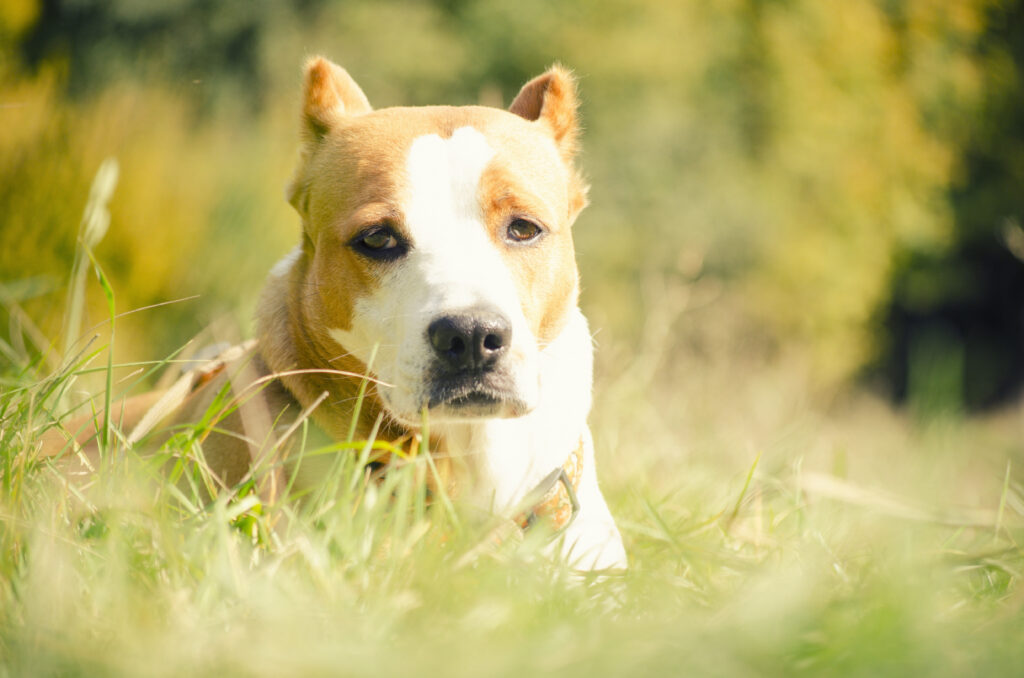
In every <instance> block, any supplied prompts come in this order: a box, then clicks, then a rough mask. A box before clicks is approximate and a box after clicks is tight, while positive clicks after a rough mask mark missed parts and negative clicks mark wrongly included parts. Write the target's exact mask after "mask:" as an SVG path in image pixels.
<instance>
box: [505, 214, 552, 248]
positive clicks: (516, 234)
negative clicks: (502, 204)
mask: <svg viewBox="0 0 1024 678" xmlns="http://www.w3.org/2000/svg"><path fill="white" fill-rule="evenodd" d="M507 232H508V239H509V240H511V241H512V242H518V243H523V242H530V241H531V240H535V239H536V238H537V237H538V236H539V235H540V234H541V233H543V232H544V231H543V229H541V227H540V226H538V225H537V224H535V223H533V222H532V221H530V220H528V219H522V218H517V219H513V220H512V221H511V222H510V223H509V225H508V231H507Z"/></svg>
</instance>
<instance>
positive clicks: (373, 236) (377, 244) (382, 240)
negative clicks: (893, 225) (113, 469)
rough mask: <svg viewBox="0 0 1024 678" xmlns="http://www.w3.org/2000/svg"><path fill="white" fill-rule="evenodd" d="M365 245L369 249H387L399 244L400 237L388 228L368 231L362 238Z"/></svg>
mask: <svg viewBox="0 0 1024 678" xmlns="http://www.w3.org/2000/svg"><path fill="white" fill-rule="evenodd" d="M361 242H362V243H363V247H365V248H366V249H368V250H386V249H390V248H392V247H394V246H396V245H397V244H398V239H397V238H395V236H394V235H392V234H391V232H390V231H388V230H386V229H381V230H379V231H374V232H373V233H368V234H367V235H364V236H363V238H362V241H361Z"/></svg>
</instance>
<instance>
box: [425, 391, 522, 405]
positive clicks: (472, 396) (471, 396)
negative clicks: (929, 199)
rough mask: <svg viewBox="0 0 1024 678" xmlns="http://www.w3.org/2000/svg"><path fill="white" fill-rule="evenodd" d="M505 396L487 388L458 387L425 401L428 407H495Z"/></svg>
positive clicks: (503, 400)
mask: <svg viewBox="0 0 1024 678" xmlns="http://www.w3.org/2000/svg"><path fill="white" fill-rule="evenodd" d="M506 400H507V398H506V397H505V396H504V395H502V394H501V393H499V392H497V391H495V390H494V389H489V388H474V389H465V390H463V389H460V390H458V391H455V392H453V393H447V394H444V395H442V396H434V397H432V398H430V401H429V402H428V403H427V408H428V409H431V410H433V409H437V408H439V407H445V408H450V409H454V410H461V409H475V408H479V407H495V406H498V405H501V404H503V403H504V402H505V401H506Z"/></svg>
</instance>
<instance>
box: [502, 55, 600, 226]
mask: <svg viewBox="0 0 1024 678" xmlns="http://www.w3.org/2000/svg"><path fill="white" fill-rule="evenodd" d="M578 107H579V101H578V100H577V98H576V80H575V78H573V77H572V73H570V72H569V71H568V70H566V69H565V68H563V67H562V66H559V65H558V64H555V65H554V66H552V67H551V68H549V69H548V70H547V72H546V73H543V74H542V75H538V76H537V77H536V78H534V79H533V80H531V81H530V82H528V83H526V84H525V85H523V88H522V89H521V90H519V94H518V95H516V98H515V100H514V101H513V102H512V105H511V106H509V107H508V110H509V111H511V112H512V113H515V114H516V115H518V116H519V117H521V118H526V119H527V120H529V121H531V122H541V123H543V124H544V125H546V126H547V128H548V131H549V132H550V133H551V136H553V137H554V139H555V143H556V144H557V145H558V150H559V152H560V153H561V154H562V159H563V160H564V161H565V164H566V165H568V166H569V215H568V216H569V221H570V223H571V222H572V221H573V220H574V219H575V218H576V215H578V214H579V212H580V210H582V209H583V208H584V207H586V206H587V184H586V182H585V181H583V178H582V177H581V176H580V174H579V172H578V171H577V170H576V169H575V168H574V167H573V162H572V159H573V157H574V156H575V155H576V150H577V138H578V137H579V122H578V121H577V117H576V109H577V108H578Z"/></svg>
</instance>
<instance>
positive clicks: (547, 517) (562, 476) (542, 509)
mask: <svg viewBox="0 0 1024 678" xmlns="http://www.w3.org/2000/svg"><path fill="white" fill-rule="evenodd" d="M582 476H583V438H580V442H579V444H578V445H577V446H576V449H574V450H573V451H572V452H571V453H570V454H569V457H568V458H567V459H566V460H565V463H564V464H562V465H561V466H560V467H558V468H556V469H555V470H553V471H552V472H551V473H549V474H548V475H547V476H546V477H545V478H544V480H542V481H540V483H539V484H538V485H537V487H535V488H534V489H533V490H532V491H530V492H529V493H528V494H527V495H526V498H525V499H524V500H523V502H522V505H524V506H526V508H525V509H523V510H521V511H520V512H519V513H517V514H516V515H515V517H514V518H513V519H512V520H513V522H514V523H515V524H516V525H518V526H519V528H520V529H521V530H522V531H523V532H527V531H529V530H530V528H532V527H533V526H534V525H536V524H537V523H538V522H539V521H543V522H545V523H547V524H548V525H549V526H550V527H551V529H552V530H553V531H555V532H561V531H562V530H564V529H565V528H567V527H569V525H570V524H571V523H572V521H573V520H574V519H575V518H576V515H577V514H578V513H579V512H580V502H579V500H578V499H577V498H576V491H577V490H578V489H579V487H580V478H581V477H582Z"/></svg>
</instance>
